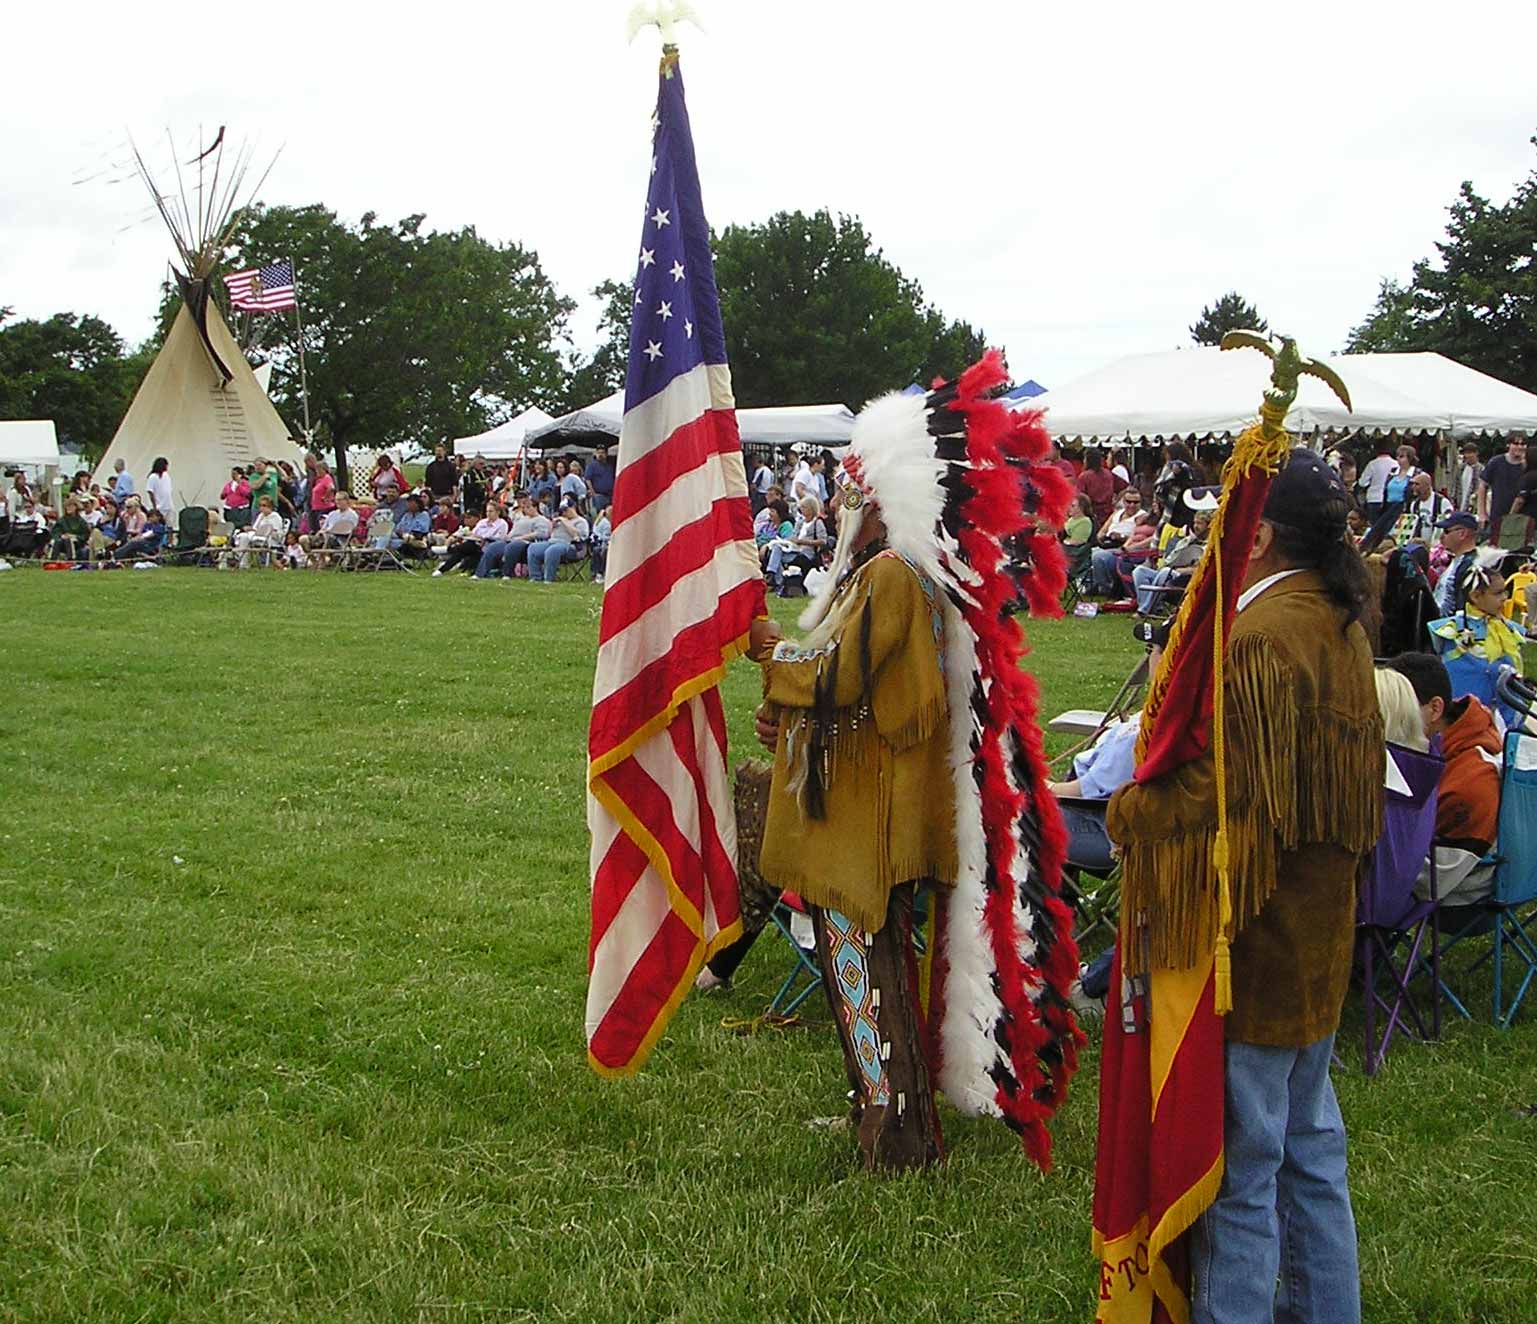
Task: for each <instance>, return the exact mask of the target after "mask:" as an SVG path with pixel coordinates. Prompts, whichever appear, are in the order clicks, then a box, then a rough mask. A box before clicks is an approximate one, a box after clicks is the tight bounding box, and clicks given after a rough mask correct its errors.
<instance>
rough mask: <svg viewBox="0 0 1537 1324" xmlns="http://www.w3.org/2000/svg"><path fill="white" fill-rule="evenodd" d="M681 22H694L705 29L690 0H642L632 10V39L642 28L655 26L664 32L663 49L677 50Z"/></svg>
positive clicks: (702, 29)
mask: <svg viewBox="0 0 1537 1324" xmlns="http://www.w3.org/2000/svg"><path fill="white" fill-rule="evenodd" d="M679 23H692V24H693V25H694V26H695V27H696V28H698V29H699V31H701V32H703V31H704V24H703V23H701V22H700V21H699V15H698V14H697V13H696V12H695V11H694V6H693V5H691V4H689V2H688V0H640V3H639V4H637V5H635V6H634V8H632V9H631V10H630V24H629V26H630V40H631V41H632V42H633V41H634V40H635V38H636V36H637V35H639V33H640V30H641V29H642V28H655V29H656V30H657V31H658V32H660V33H661V34H662V49H663V50H664V51H667V50H675V49H676V48H677V45H678V24H679Z"/></svg>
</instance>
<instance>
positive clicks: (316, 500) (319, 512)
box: [305, 460, 336, 533]
mask: <svg viewBox="0 0 1537 1324" xmlns="http://www.w3.org/2000/svg"><path fill="white" fill-rule="evenodd" d="M313 463H314V468H313V469H312V471H311V477H310V487H309V491H308V492H307V493H306V494H305V505H307V506H308V507H309V520H310V532H311V533H316V532H318V531H319V529H320V526H321V525H322V524H324V523H325V518H326V516H327V515H329V514H330V513H331V512H332V511H333V510H335V509H336V479H334V478H333V477H331V466H330V465H328V464H327V463H326V462H325V461H324V460H315V461H314V462H313Z"/></svg>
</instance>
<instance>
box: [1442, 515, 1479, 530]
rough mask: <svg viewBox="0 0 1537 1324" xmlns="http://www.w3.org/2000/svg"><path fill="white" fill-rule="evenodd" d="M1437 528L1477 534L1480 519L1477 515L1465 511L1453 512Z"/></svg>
mask: <svg viewBox="0 0 1537 1324" xmlns="http://www.w3.org/2000/svg"><path fill="white" fill-rule="evenodd" d="M1436 528H1438V529H1441V530H1443V531H1444V530H1446V529H1467V530H1468V531H1469V532H1471V533H1477V532H1478V517H1477V516H1476V515H1470V514H1468V512H1467V511H1465V510H1457V511H1453V512H1452V513H1451V514H1450V515H1448V516H1447V517H1446V518H1445V519H1444V520H1442V521H1441V522H1440V523H1438V524H1437V525H1436Z"/></svg>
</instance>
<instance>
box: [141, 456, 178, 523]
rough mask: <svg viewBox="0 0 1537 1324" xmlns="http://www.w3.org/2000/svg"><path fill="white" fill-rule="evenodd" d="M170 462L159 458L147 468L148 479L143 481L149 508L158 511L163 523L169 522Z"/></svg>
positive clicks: (161, 457)
mask: <svg viewBox="0 0 1537 1324" xmlns="http://www.w3.org/2000/svg"><path fill="white" fill-rule="evenodd" d="M170 469H171V462H170V461H169V460H168V459H166V458H165V456H164V455H162V456H160V457H159V459H157V460H156V461H155V462H154V464H152V465H150V467H149V478H148V479H147V480H146V481H145V484H144V491H145V494H146V495H147V496H148V497H149V508H150V509H151V510H158V511H159V512H160V513H161V514H162V515H164V516H165V522H166V523H167V524H169V523H170V522H171V496H172V493H171V473H170Z"/></svg>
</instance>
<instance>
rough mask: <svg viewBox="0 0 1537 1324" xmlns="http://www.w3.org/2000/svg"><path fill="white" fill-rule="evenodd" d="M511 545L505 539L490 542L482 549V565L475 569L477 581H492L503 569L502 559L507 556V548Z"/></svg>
mask: <svg viewBox="0 0 1537 1324" xmlns="http://www.w3.org/2000/svg"><path fill="white" fill-rule="evenodd" d="M510 546H511V544H510V543H509V542H507V541H506V540H505V539H502V540H499V541H497V542H488V543H487V544H486V545H485V546H484V547H482V548H481V549H480V564H479V565H477V566H476V567H475V578H476V579H490V578H491V576H492V575H493V574H495V573H497V572H499V571H500V570H501V568H502V557H503V556H505V555H506V553H507V548H508V547H510Z"/></svg>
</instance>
